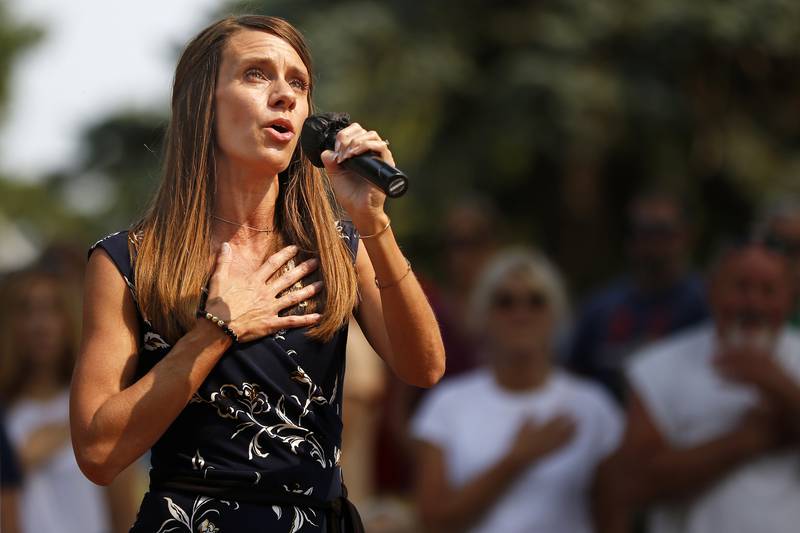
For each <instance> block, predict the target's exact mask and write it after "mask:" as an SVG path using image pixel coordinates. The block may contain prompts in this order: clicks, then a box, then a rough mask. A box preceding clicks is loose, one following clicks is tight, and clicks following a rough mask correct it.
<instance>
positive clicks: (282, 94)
mask: <svg viewBox="0 0 800 533" xmlns="http://www.w3.org/2000/svg"><path fill="white" fill-rule="evenodd" d="M271 89H272V90H271V91H270V94H269V106H270V107H277V108H280V109H286V110H288V111H291V110H292V109H294V107H295V105H296V104H297V95H296V94H295V92H294V89H292V86H291V85H289V83H288V82H287V81H286V80H285V79H283V78H278V79H276V80H275V81H274V82H273V83H272V87H271Z"/></svg>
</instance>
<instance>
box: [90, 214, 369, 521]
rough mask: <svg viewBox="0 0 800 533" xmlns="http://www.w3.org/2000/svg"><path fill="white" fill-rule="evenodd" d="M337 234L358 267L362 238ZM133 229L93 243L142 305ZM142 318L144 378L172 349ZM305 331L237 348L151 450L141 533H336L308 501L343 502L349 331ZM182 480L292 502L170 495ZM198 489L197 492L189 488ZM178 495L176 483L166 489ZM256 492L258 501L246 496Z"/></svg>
mask: <svg viewBox="0 0 800 533" xmlns="http://www.w3.org/2000/svg"><path fill="white" fill-rule="evenodd" d="M340 235H341V237H342V239H344V240H345V242H346V244H347V246H348V248H349V249H350V251H351V254H352V256H353V257H355V252H356V250H357V246H358V235H357V233H356V232H355V230H354V228H353V226H352V225H351V224H347V223H345V224H342V225H340ZM128 239H129V235H128V232H127V231H123V232H119V233H115V234H112V235H109V236H108V237H106V238H104V239H102V240H100V241H99V242H97V243H95V245H94V246H92V248H91V250H90V252H89V253H90V254H91V252H92V251H93V250H95V249H96V248H98V247H99V248H102V249H104V250H105V251H106V252H107V253H108V254H109V255H110V256H111V259H112V260H113V261H114V263H115V265H116V266H117V268H118V269H119V271H120V274H121V275H122V276H123V278H124V279H125V282H126V283H127V285H128V287H129V288H130V291H131V294H132V295H133V298H134V301H136V285H135V281H134V278H133V268H132V265H131V259H130V254H129V252H128ZM137 311H139V312H138V317H139V325H140V329H141V342H140V346H141V348H140V352H139V357H138V366H137V379H138V378H139V377H141V376H143V375H144V374H146V373H147V372H148V371H149V370H150V369H151V368H152V367H153V366H154V365H155V364H156V363H157V362H158V361H159V360H161V358H163V357H164V356H165V355H166V354H167V353H168V352H169V350H170V345H169V344H168V343H167V342H166V341H165V340H164V338H163V337H162V336H161V335H159V333H158V332H157V331H154V330H153V327H152V325H151V324H150V323H149V322H148V321H147V320H146V318H145V317H143V316H142V313H141V311H140V310H138V302H137ZM304 332H305V329H292V330H284V331H278V332H276V333H274V334H272V335H269V336H267V337H264V338H262V339H259V340H256V341H253V342H247V343H240V344H238V345H235V346H232V347H231V348H230V349H228V351H226V352H225V354H223V356H222V358H221V359H220V360H219V362H218V363H217V365H216V366H215V367H214V369H213V370H212V371H211V373H210V374H209V375H208V377H207V378H206V380H205V381H204V382H203V384H202V385H201V386H200V388H199V389H198V391H197V392H196V393H195V394H194V396H193V397H192V399H191V401H190V402H189V404H188V405H187V406H186V407H185V408H184V409H183V411H182V412H181V413H180V415H179V416H178V417H177V418H176V419H175V421H174V422H173V423H172V424H171V425H170V427H169V428H168V429H167V431H166V432H165V433H164V435H163V436H162V437H161V438H160V439H159V440H158V442H156V443H155V445H154V446H153V448H152V450H151V467H152V468H151V470H150V480H151V483H150V490H149V491H148V492H147V494H146V495H145V497H144V500H143V501H142V504H141V507H140V509H139V514H138V517H137V520H136V523H135V524H134V526H133V528H132V529H131V531H132V532H134V533H140V532H141V533H144V532H147V533H168V532H184V531H190V532H193V533H194V532H202V533H247V532H285V533H296V532H301V533H306V532H323V531H327V530H328V529H327V527H326V513H325V512H323V511H320V509H319V508H315V507H312V506H305V505H303V504H302V503H297V502H295V501H294V500H293V499H292V495H297V496H299V498H295V500H296V499H300V500H301V501H302V500H303V499H304V498H305V499H310V498H314V499H317V500H320V501H329V500H332V499H335V498H337V497H339V496H341V491H342V477H341V470H340V467H339V457H340V447H341V431H342V413H341V409H342V386H343V379H344V370H345V345H346V341H347V326H344V327H343V328H342V329H341V330H339V331H338V332H337V333H336V335H335V336H334V337H333V339H332V340H330V341H329V342H326V343H321V342H317V341H314V340H311V339H309V338H307V337H306V336H305V335H304ZM164 479H167V480H171V479H181V480H189V481H190V482H193V481H196V482H198V483H201V484H206V485H209V486H214V485H219V486H233V487H236V490H238V491H240V492H241V491H242V490H244V491H245V492H252V493H253V494H273V495H280V494H286V495H287V498H288V501H289V502H290V503H287V501H282V502H277V503H276V502H269V501H257V502H254V501H244V500H246V499H232V498H230V497H225V496H220V497H213V496H209V495H208V494H207V493H206V494H202V493H193V492H192V491H191V490H174V489H172V488H164V485H163V484H162V483H161V480H164ZM190 485H191V483H190ZM167 487H170V485H167ZM250 488H252V491H250V490H249V489H250Z"/></svg>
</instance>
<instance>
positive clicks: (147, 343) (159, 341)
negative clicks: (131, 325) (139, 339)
mask: <svg viewBox="0 0 800 533" xmlns="http://www.w3.org/2000/svg"><path fill="white" fill-rule="evenodd" d="M164 348H170V344H169V343H168V342H167V341H165V340H164V338H163V337H162V336H161V335H159V334H158V333H156V332H154V331H148V332H147V333H145V334H144V349H145V350H148V351H151V352H152V351H156V350H161V349H164Z"/></svg>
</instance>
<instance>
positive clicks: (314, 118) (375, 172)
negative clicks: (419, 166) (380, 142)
mask: <svg viewBox="0 0 800 533" xmlns="http://www.w3.org/2000/svg"><path fill="white" fill-rule="evenodd" d="M349 124H350V115H348V114H347V113H321V114H319V115H311V116H310V117H308V118H307V119H306V121H305V123H303V131H302V132H301V133H300V146H301V147H302V148H303V153H304V154H305V155H306V157H308V159H309V161H311V164H313V165H314V166H315V167H319V168H322V167H323V166H324V165H323V164H322V152H324V151H325V150H333V149H334V147H335V146H336V134H337V133H339V130H341V129H342V128H345V127H347V126H348V125H349ZM340 164H341V165H342V166H343V167H344V168H346V169H347V170H352V171H353V172H355V173H356V174H358V175H359V176H361V177H362V178H365V179H367V180H369V181H370V182H372V183H373V184H374V185H375V186H376V187H378V188H379V189H381V190H382V191H383V192H385V193H386V196H389V197H390V198H397V197H398V196H402V195H404V194H405V193H406V191H407V190H408V178H407V177H406V175H405V174H403V173H402V172H401V171H400V170H398V169H396V168H394V167H393V166H392V165H390V164H388V163H386V162H385V161H384V160H383V159H380V158H379V157H376V156H375V154H374V152H368V153H366V154H361V155H357V156H353V157H351V158H349V159H345V160H344V161H342V162H341V163H340Z"/></svg>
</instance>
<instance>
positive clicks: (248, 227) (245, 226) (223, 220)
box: [211, 215, 274, 233]
mask: <svg viewBox="0 0 800 533" xmlns="http://www.w3.org/2000/svg"><path fill="white" fill-rule="evenodd" d="M211 217H212V218H216V219H217V220H220V221H222V222H227V223H228V224H233V225H234V226H239V227H241V228H247V229H251V230H253V231H258V232H260V233H272V232H273V231H274V229H272V228H270V229H263V228H256V227H253V226H248V225H247V224H240V223H239V222H234V221H233V220H228V219H227V218H222V217H218V216H217V215H211Z"/></svg>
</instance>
